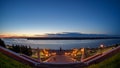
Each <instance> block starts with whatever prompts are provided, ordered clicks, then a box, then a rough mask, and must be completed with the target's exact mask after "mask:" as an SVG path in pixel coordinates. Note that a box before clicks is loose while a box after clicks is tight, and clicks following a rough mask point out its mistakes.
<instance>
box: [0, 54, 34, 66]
mask: <svg viewBox="0 0 120 68" xmlns="http://www.w3.org/2000/svg"><path fill="white" fill-rule="evenodd" d="M0 68H32V67H30V66H29V65H25V64H22V63H20V62H18V61H16V60H14V59H12V58H10V57H8V56H6V55H4V54H2V53H1V52H0Z"/></svg>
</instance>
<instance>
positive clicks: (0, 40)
mask: <svg viewBox="0 0 120 68" xmlns="http://www.w3.org/2000/svg"><path fill="white" fill-rule="evenodd" d="M0 46H2V47H6V46H5V43H4V41H3V40H2V39H0Z"/></svg>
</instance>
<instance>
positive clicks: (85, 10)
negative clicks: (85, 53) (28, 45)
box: [0, 0, 120, 36]
mask: <svg viewBox="0 0 120 68" xmlns="http://www.w3.org/2000/svg"><path fill="white" fill-rule="evenodd" d="M119 18H120V1H119V0H0V35H1V36H5V35H6V36H7V35H9V36H15V35H16V36H34V35H43V34H46V33H61V32H80V33H87V34H110V35H120V31H119V30H120V27H119V25H120V19H119Z"/></svg>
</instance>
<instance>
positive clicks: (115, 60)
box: [88, 53, 120, 68]
mask: <svg viewBox="0 0 120 68" xmlns="http://www.w3.org/2000/svg"><path fill="white" fill-rule="evenodd" d="M119 67H120V53H118V54H116V55H115V56H113V57H111V58H109V59H107V60H105V61H103V62H101V63H99V64H94V65H91V66H89V67H88V68H119Z"/></svg>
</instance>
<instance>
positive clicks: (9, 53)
mask: <svg viewBox="0 0 120 68" xmlns="http://www.w3.org/2000/svg"><path fill="white" fill-rule="evenodd" d="M0 52H2V53H4V54H6V55H7V56H9V57H12V58H13V59H15V60H17V61H20V62H22V63H25V64H29V65H31V66H36V65H38V64H40V63H38V62H35V61H33V60H31V59H28V58H25V57H23V56H20V54H18V53H15V52H13V51H11V50H9V49H6V48H4V47H1V46H0Z"/></svg>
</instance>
